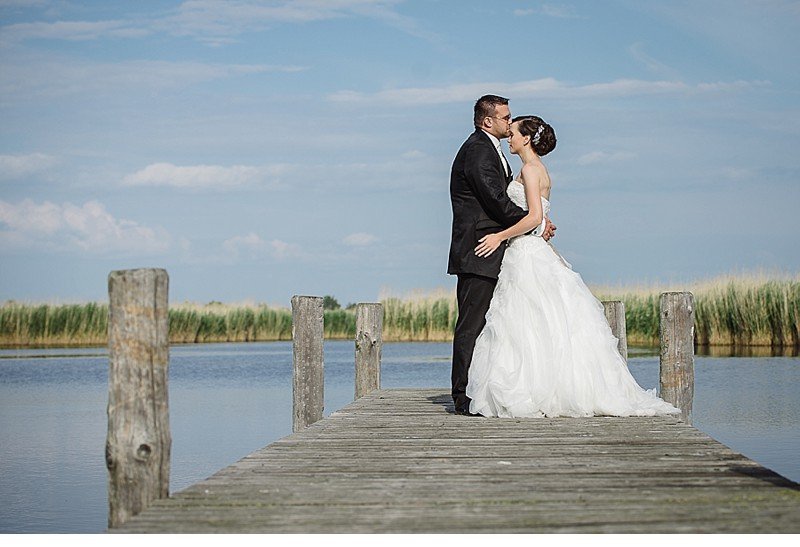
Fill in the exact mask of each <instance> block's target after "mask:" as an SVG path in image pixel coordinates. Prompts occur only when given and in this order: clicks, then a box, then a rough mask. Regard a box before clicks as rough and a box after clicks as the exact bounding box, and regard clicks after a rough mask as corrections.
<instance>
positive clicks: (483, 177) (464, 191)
mask: <svg viewBox="0 0 800 547" xmlns="http://www.w3.org/2000/svg"><path fill="white" fill-rule="evenodd" d="M510 182H511V175H510V174H509V175H508V176H506V172H505V169H504V168H503V164H502V160H501V159H500V157H499V156H498V154H497V149H496V148H495V147H494V144H493V143H492V141H491V139H490V138H489V136H488V135H487V134H486V133H484V132H483V131H482V130H480V129H476V130H475V132H474V133H473V134H472V135H470V136H469V138H467V140H466V141H464V144H462V145H461V148H460V149H459V151H458V154H456V158H455V160H453V168H452V170H451V171H450V202H451V204H452V206H453V232H452V236H451V239H450V259H449V261H448V265H447V273H449V274H475V275H482V276H485V277H492V278H497V275H498V274H499V273H500V263H501V262H502V260H503V253H504V252H505V245H501V246H500V247H499V248H498V249H497V250H496V251H495V252H494V253H492V254H491V256H489V257H486V258H481V257H479V256H476V255H475V247H477V246H478V240H479V239H480V238H482V237H483V236H485V235H487V234H491V233H496V232H499V231H502V230H503V229H504V228H507V227H509V226H513V225H514V224H516V223H517V222H519V221H520V220H521V219H522V217H524V216H525V215H526V214H527V213H526V212H525V211H523V210H522V209H521V208H520V207H518V206H517V205H515V204H514V202H512V201H511V199H510V198H509V197H508V195H507V194H506V188H507V187H508V184H509V183H510Z"/></svg>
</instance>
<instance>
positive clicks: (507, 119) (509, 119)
mask: <svg viewBox="0 0 800 547" xmlns="http://www.w3.org/2000/svg"><path fill="white" fill-rule="evenodd" d="M489 117H490V118H494V119H495V120H502V121H504V122H508V121H511V114H509V115H508V116H503V117H502V118H498V117H497V116H489Z"/></svg>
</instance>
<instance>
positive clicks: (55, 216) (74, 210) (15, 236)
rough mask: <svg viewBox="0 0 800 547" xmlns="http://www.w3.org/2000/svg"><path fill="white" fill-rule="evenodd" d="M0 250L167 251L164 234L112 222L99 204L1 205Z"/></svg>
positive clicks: (26, 202)
mask: <svg viewBox="0 0 800 547" xmlns="http://www.w3.org/2000/svg"><path fill="white" fill-rule="evenodd" d="M0 224H2V225H5V227H4V228H0V246H2V247H6V248H24V249H27V248H38V249H48V250H78V251H82V252H86V253H90V254H109V253H110V254H124V255H137V254H161V253H165V252H166V251H168V250H169V248H170V238H169V235H168V234H167V233H166V232H165V231H164V230H163V229H154V228H149V227H146V226H142V225H140V224H139V223H137V222H134V221H132V220H125V219H116V218H114V217H113V216H112V215H111V214H110V213H109V212H108V211H106V208H105V206H104V205H103V204H102V203H100V202H98V201H94V200H92V201H87V202H86V203H84V204H83V205H73V204H72V203H69V202H67V203H64V204H61V205H59V204H56V203H51V202H49V201H45V202H43V203H41V204H38V203H35V202H33V201H32V200H30V199H26V200H23V201H22V202H20V203H18V204H12V203H8V202H5V201H0Z"/></svg>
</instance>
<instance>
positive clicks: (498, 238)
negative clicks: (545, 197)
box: [475, 164, 543, 257]
mask: <svg viewBox="0 0 800 547" xmlns="http://www.w3.org/2000/svg"><path fill="white" fill-rule="evenodd" d="M541 178H542V174H541V172H540V171H539V169H537V168H536V167H534V166H533V165H529V164H526V165H523V166H522V172H521V176H520V179H521V182H522V185H523V186H524V187H525V199H526V200H527V202H528V214H527V215H525V216H524V217H522V220H520V221H519V222H517V223H516V224H514V225H513V226H511V227H509V228H506V229H505V230H503V231H502V232H498V233H496V234H489V235H487V236H483V237H482V238H481V239H480V240H479V245H478V246H477V247H475V254H476V255H478V256H481V257H483V256H489V255H490V254H492V253H493V252H494V251H495V250H497V248H498V247H499V246H500V245H501V244H502V243H503V242H504V241H505V240H507V239H511V238H512V237H515V236H518V235H522V234H525V233H528V232H530V231H531V230H533V229H534V228H537V227H539V225H540V224H541V223H542V216H543V211H542V198H541V194H540V190H539V182H540V180H541Z"/></svg>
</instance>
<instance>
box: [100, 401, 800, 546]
mask: <svg viewBox="0 0 800 547" xmlns="http://www.w3.org/2000/svg"><path fill="white" fill-rule="evenodd" d="M112 531H114V532H128V533H139V532H156V533H170V532H178V533H195V532H203V533H212V532H222V533H248V532H261V533H291V532H306V533H317V532H326V533H379V532H397V533H416V532H425V533H443V532H447V533H459V532H462V533H477V532H493V533H515V532H523V533H545V532H573V533H583V532H587V533H589V532H590V533H601V532H614V533H674V532H679V533H704V532H720V533H722V532H725V533H767V532H780V533H800V485H798V484H796V483H794V482H792V481H789V480H788V479H786V478H784V477H782V476H780V475H778V474H776V473H774V472H772V471H770V470H768V469H766V468H764V467H762V466H761V465H759V464H757V463H755V462H753V461H751V460H749V459H747V458H745V457H744V456H742V455H740V454H737V453H736V452H734V451H732V450H731V449H730V448H728V447H726V446H724V445H722V444H720V443H719V442H717V441H715V440H713V439H711V438H710V437H709V436H707V435H705V434H704V433H702V432H700V431H698V430H697V429H695V428H693V427H691V426H689V425H687V424H685V423H684V422H682V421H680V419H679V418H675V417H657V418H605V417H597V418H580V419H574V418H554V419H489V418H476V417H466V416H457V415H454V414H453V413H452V402H451V399H450V396H449V393H448V392H446V391H445V390H444V389H436V390H412V389H392V390H378V391H374V392H372V393H370V394H369V395H366V396H364V397H361V398H359V399H358V400H356V401H355V402H354V403H352V404H350V405H348V406H347V407H345V408H343V409H341V410H339V411H338V412H335V413H334V414H332V415H331V416H329V417H328V418H325V419H322V420H320V421H318V422H316V423H313V424H312V425H310V426H309V427H307V428H305V429H303V430H302V431H299V432H297V433H294V434H292V435H290V436H288V437H286V438H284V439H281V440H279V441H277V442H275V443H273V444H270V445H269V446H267V447H265V448H263V449H261V450H258V451H257V452H254V453H253V454H251V455H249V456H247V457H245V458H243V459H242V460H241V461H239V462H238V463H236V464H234V465H232V466H230V467H228V468H226V469H223V470H221V471H219V472H218V473H217V474H215V475H214V476H212V477H210V478H209V479H207V480H205V481H202V482H200V483H198V484H196V485H194V486H192V487H189V488H187V489H186V490H184V491H182V492H179V493H177V494H175V495H173V496H172V497H170V498H168V499H160V500H155V501H153V502H152V504H151V505H150V506H149V507H148V508H147V509H145V510H144V511H143V512H142V513H140V514H138V515H136V516H134V517H132V518H131V519H130V520H129V521H128V522H127V523H125V524H123V525H121V526H120V527H119V528H114V529H113V530H112Z"/></svg>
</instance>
